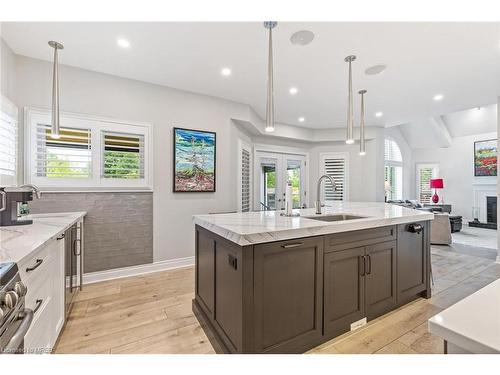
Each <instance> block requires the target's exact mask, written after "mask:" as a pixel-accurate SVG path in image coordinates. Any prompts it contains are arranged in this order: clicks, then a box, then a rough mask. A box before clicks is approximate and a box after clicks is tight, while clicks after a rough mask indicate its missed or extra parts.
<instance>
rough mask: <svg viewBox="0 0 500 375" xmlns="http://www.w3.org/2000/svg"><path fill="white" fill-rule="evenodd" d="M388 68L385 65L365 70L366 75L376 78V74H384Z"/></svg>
mask: <svg viewBox="0 0 500 375" xmlns="http://www.w3.org/2000/svg"><path fill="white" fill-rule="evenodd" d="M386 68H387V65H384V64H377V65H373V66H370V67H369V68H366V69H365V74H366V75H367V76H374V75H376V74H380V73H382V72H383V71H384V70H385V69H386Z"/></svg>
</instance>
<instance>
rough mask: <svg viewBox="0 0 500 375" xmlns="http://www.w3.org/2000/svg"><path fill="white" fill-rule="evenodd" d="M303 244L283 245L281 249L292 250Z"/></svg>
mask: <svg viewBox="0 0 500 375" xmlns="http://www.w3.org/2000/svg"><path fill="white" fill-rule="evenodd" d="M303 244H304V242H296V243H289V244H286V245H281V247H282V248H283V249H292V248H294V247H299V246H302V245H303Z"/></svg>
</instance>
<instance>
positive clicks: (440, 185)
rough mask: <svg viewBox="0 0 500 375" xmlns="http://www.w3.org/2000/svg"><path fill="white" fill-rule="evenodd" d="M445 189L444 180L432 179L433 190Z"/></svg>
mask: <svg viewBox="0 0 500 375" xmlns="http://www.w3.org/2000/svg"><path fill="white" fill-rule="evenodd" d="M443 187H444V183H443V179H442V178H431V189H442V188H443Z"/></svg>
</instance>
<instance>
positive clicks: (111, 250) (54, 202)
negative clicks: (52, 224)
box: [30, 192, 153, 272]
mask: <svg viewBox="0 0 500 375" xmlns="http://www.w3.org/2000/svg"><path fill="white" fill-rule="evenodd" d="M30 209H31V213H33V214H36V213H52V212H69V211H87V213H88V214H87V216H86V218H85V263H84V264H85V269H84V272H95V271H103V270H108V269H112V268H120V267H127V266H134V265H138V264H146V263H152V262H153V193H151V192H146V193H135V192H134V193H43V194H42V198H41V199H40V200H37V199H34V200H33V201H32V202H30Z"/></svg>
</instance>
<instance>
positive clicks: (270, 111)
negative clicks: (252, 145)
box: [264, 21, 278, 132]
mask: <svg viewBox="0 0 500 375" xmlns="http://www.w3.org/2000/svg"><path fill="white" fill-rule="evenodd" d="M277 24H278V22H276V21H266V22H264V27H265V28H266V29H268V30H269V52H268V53H269V54H268V60H267V102H266V129H265V130H266V132H273V131H274V88H273V29H274V28H275V27H276V25H277Z"/></svg>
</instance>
